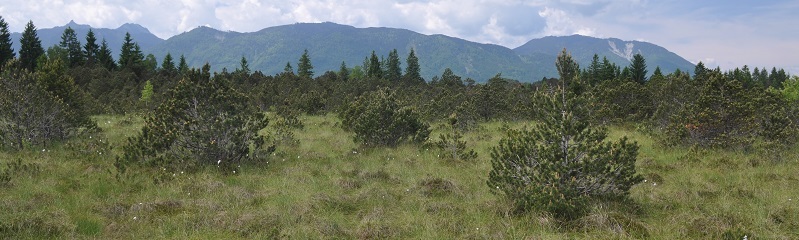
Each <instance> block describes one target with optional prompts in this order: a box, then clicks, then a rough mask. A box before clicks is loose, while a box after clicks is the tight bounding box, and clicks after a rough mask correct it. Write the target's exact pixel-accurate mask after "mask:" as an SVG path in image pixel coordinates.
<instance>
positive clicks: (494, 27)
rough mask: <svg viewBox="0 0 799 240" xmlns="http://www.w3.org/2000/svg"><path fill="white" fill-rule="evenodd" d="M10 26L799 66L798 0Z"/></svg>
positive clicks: (593, 0)
mask: <svg viewBox="0 0 799 240" xmlns="http://www.w3.org/2000/svg"><path fill="white" fill-rule="evenodd" d="M0 16H2V17H3V18H4V19H5V21H6V22H8V23H9V27H10V28H11V31H12V32H21V31H22V30H23V28H24V26H25V24H26V23H27V22H28V21H33V23H34V25H35V26H36V27H37V28H50V27H55V26H63V25H66V24H67V23H68V22H69V21H70V20H74V21H75V22H77V23H79V24H89V25H91V26H92V27H95V28H117V27H119V26H120V25H122V24H124V23H137V24H140V25H142V26H144V27H146V28H148V29H149V30H150V31H151V32H152V33H154V34H155V35H157V36H158V37H160V38H163V39H167V38H169V37H172V36H174V35H177V34H180V33H183V32H187V31H190V30H191V29H194V28H196V27H198V26H209V27H213V28H216V29H220V30H228V31H236V32H254V31H258V30H261V29H263V28H266V27H271V26H278V25H285V24H293V23H298V22H335V23H340V24H346V25H352V26H355V27H393V28H404V29H409V30H412V31H416V32H420V33H423V34H444V35H449V36H453V37H459V38H463V39H466V40H470V41H474V42H480V43H493V44H498V45H502V46H506V47H509V48H515V47H518V46H520V45H522V44H524V43H525V42H527V41H529V40H530V39H533V38H540V37H544V36H564V35H573V34H581V35H587V36H593V37H599V38H611V37H613V38H619V39H623V40H639V41H646V42H651V43H654V44H657V45H660V46H662V47H665V48H666V49H668V50H670V51H672V52H674V53H677V54H678V55H680V56H682V57H684V58H686V59H687V60H689V61H691V62H694V63H696V62H699V61H702V62H703V63H705V65H706V66H709V67H716V66H719V67H721V68H722V69H733V68H736V67H742V66H743V65H748V66H749V68H750V69H753V68H754V67H768V68H771V67H777V68H785V69H786V70H787V71H789V72H790V73H791V74H799V1H796V0H759V1H755V0H749V1H745V0H701V1H700V0H673V1H669V0H662V1H648V0H559V1H558V0H527V1H520V0H440V1H436V0H335V1H334V0H281V1H264V0H169V1H162V0H82V1H78V0H33V1H31V0H0Z"/></svg>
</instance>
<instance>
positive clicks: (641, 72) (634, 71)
mask: <svg viewBox="0 0 799 240" xmlns="http://www.w3.org/2000/svg"><path fill="white" fill-rule="evenodd" d="M646 72H647V70H646V60H645V59H644V56H641V54H635V55H634V56H633V61H632V63H630V78H631V79H632V80H633V81H635V82H637V83H638V84H641V85H643V84H645V83H646V80H647V78H646Z"/></svg>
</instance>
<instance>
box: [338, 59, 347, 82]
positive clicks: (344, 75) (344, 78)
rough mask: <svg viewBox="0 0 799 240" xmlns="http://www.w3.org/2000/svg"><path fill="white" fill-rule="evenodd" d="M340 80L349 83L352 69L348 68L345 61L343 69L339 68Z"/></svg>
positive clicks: (342, 63) (342, 64) (342, 65)
mask: <svg viewBox="0 0 799 240" xmlns="http://www.w3.org/2000/svg"><path fill="white" fill-rule="evenodd" d="M338 78H339V79H340V80H341V81H343V82H346V81H348V80H349V78H350V69H349V68H347V64H346V63H344V62H343V61H342V62H341V67H339V70H338Z"/></svg>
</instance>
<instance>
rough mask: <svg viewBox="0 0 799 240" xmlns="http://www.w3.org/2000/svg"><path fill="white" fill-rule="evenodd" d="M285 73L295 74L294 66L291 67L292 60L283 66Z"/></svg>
mask: <svg viewBox="0 0 799 240" xmlns="http://www.w3.org/2000/svg"><path fill="white" fill-rule="evenodd" d="M283 73H286V74H294V68H293V67H291V62H286V66H285V67H283Z"/></svg>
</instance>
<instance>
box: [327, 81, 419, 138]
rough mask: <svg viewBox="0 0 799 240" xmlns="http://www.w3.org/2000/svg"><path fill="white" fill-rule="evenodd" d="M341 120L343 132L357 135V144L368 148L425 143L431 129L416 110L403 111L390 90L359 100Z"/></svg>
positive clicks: (347, 110)
mask: <svg viewBox="0 0 799 240" xmlns="http://www.w3.org/2000/svg"><path fill="white" fill-rule="evenodd" d="M340 118H341V122H342V125H343V127H344V129H346V130H350V131H353V132H354V133H355V141H356V142H359V143H361V144H363V145H366V146H396V145H397V144H399V143H401V142H404V141H408V142H414V143H422V142H424V141H427V138H428V137H429V136H430V126H429V125H428V124H427V123H424V122H422V121H421V120H420V118H419V115H418V114H417V113H416V112H415V111H413V109H411V108H408V107H400V106H399V104H398V103H397V101H396V99H395V98H394V94H393V92H390V91H389V90H387V89H381V90H377V91H374V92H370V93H366V94H364V95H363V96H361V97H359V98H358V99H357V100H355V101H353V102H352V103H350V104H349V105H348V106H347V108H346V109H345V110H344V112H342V113H341V114H340Z"/></svg>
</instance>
